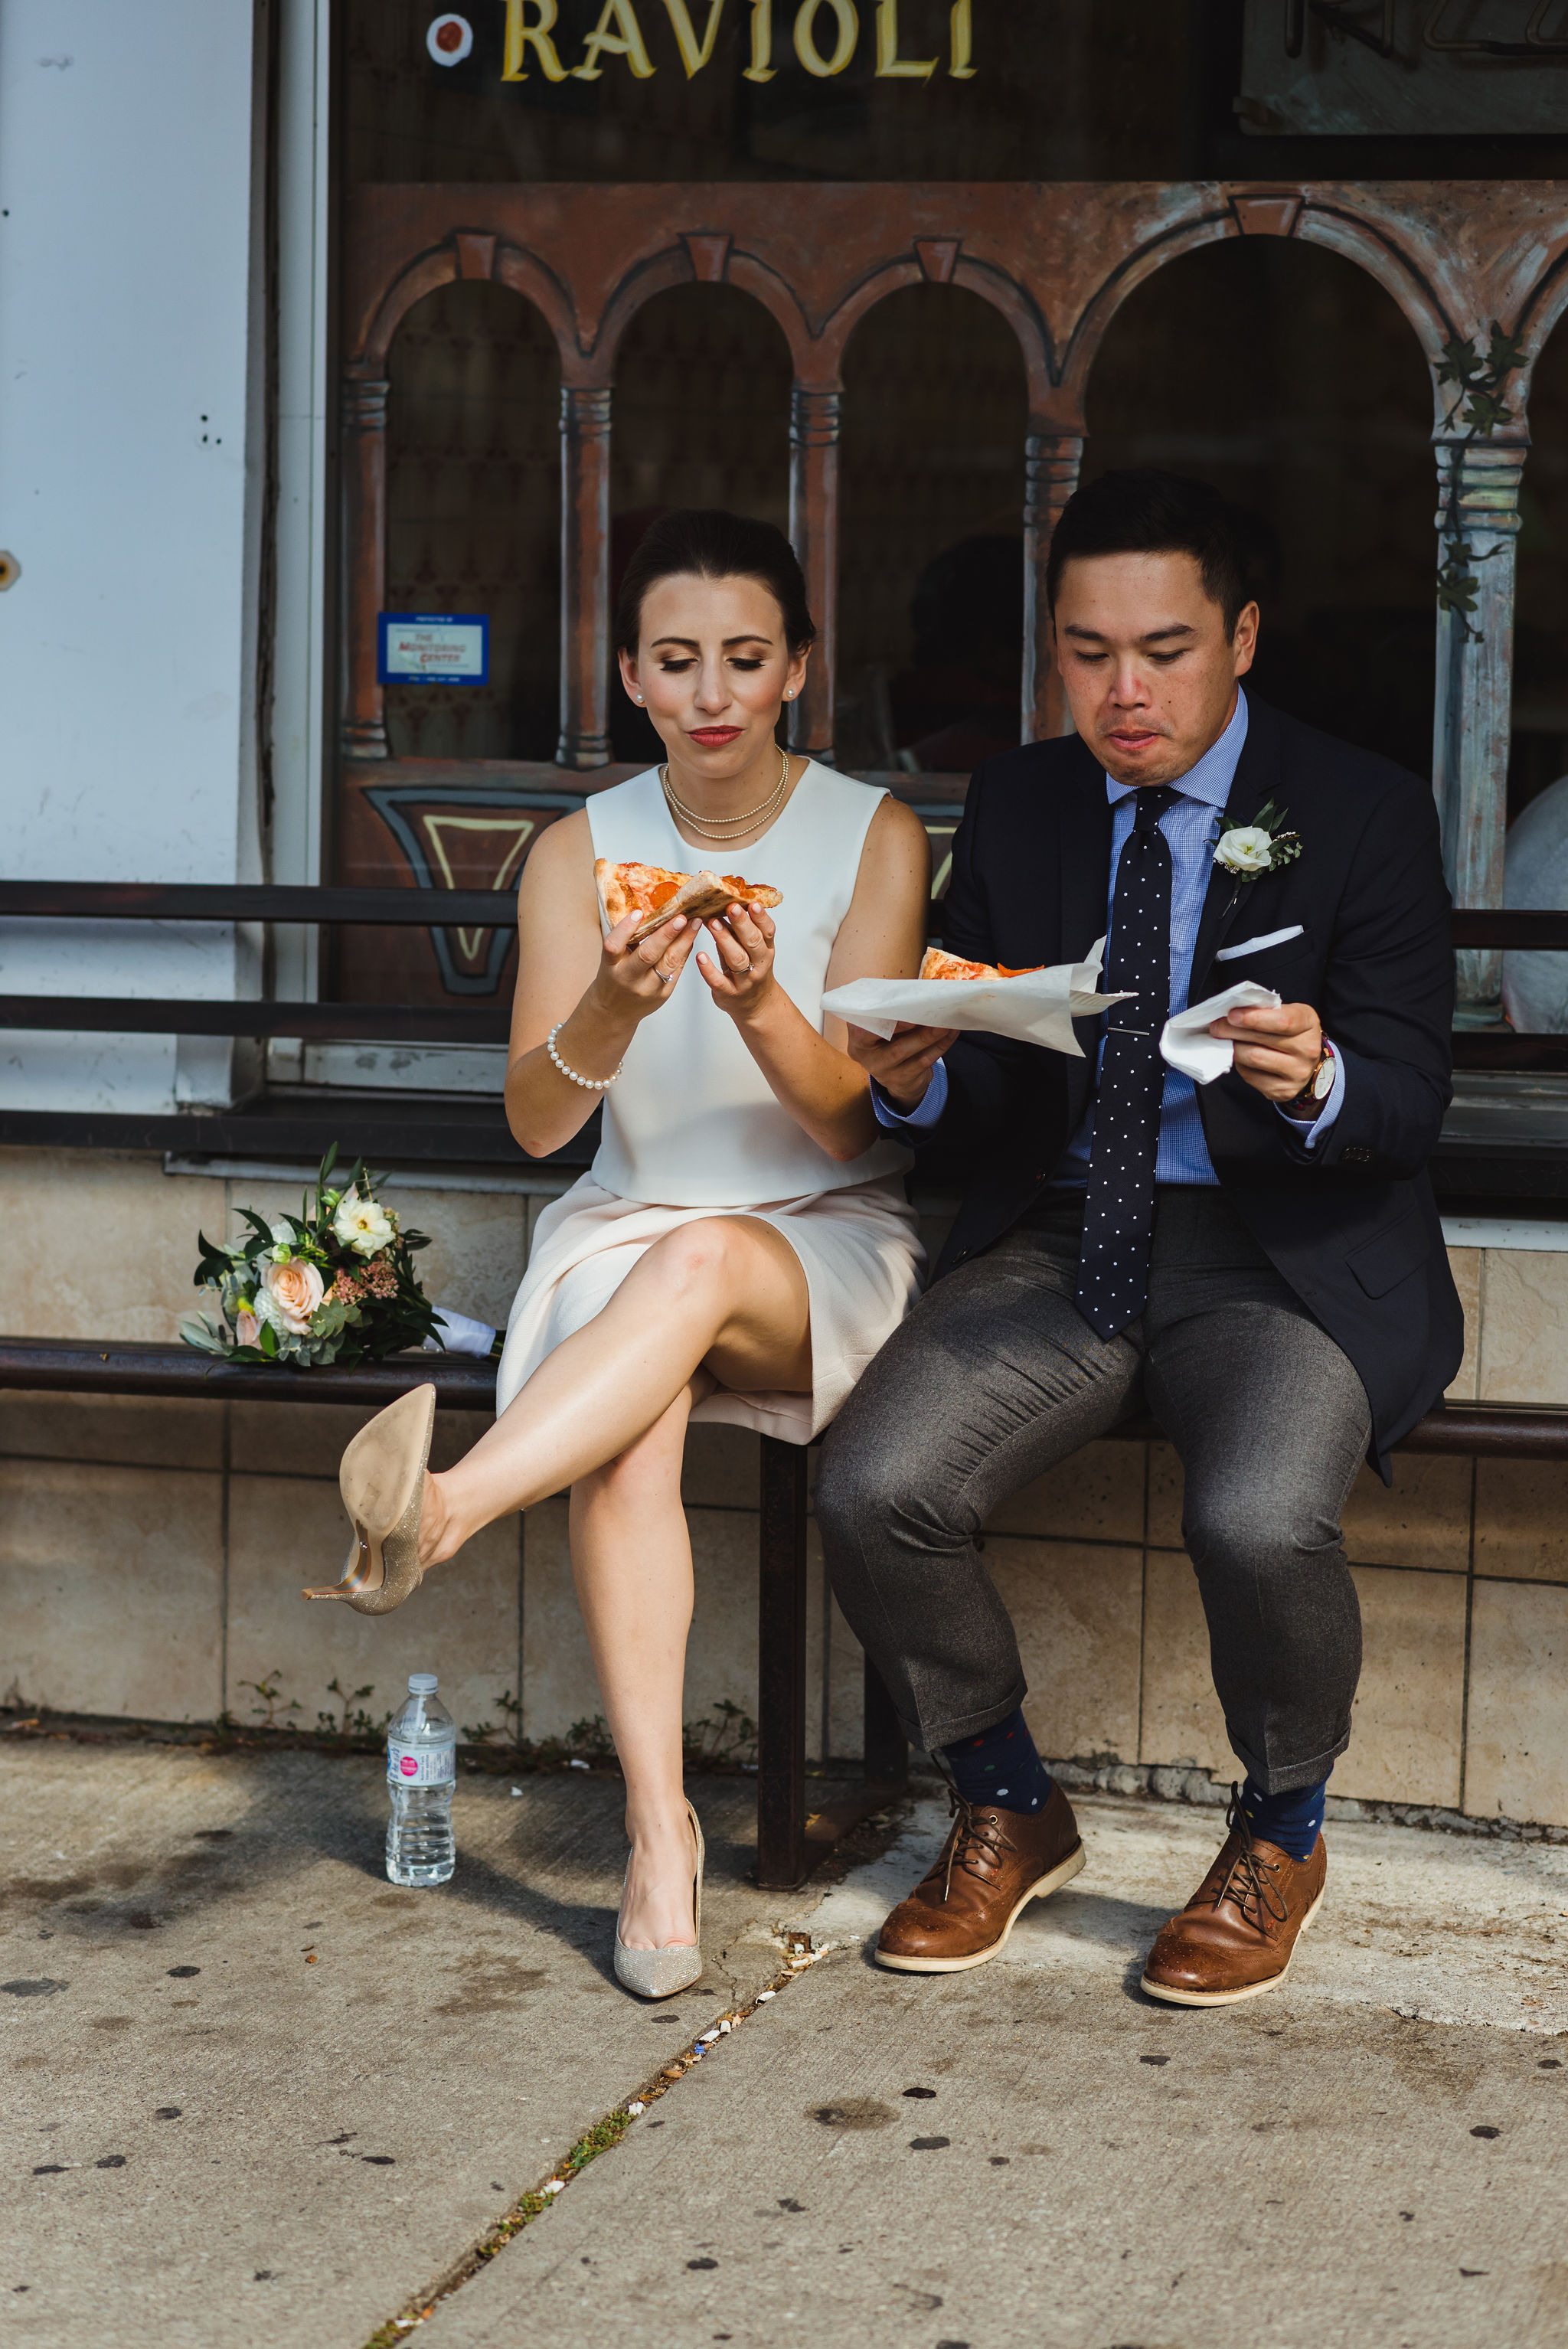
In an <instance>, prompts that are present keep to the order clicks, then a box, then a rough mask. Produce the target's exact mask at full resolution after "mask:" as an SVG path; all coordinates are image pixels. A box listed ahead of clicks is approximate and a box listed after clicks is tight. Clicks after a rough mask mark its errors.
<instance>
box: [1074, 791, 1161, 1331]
mask: <svg viewBox="0 0 1568 2349" xmlns="http://www.w3.org/2000/svg"><path fill="white" fill-rule="evenodd" d="M1177 796H1178V794H1177V793H1176V792H1173V791H1169V790H1167V789H1166V788H1165V786H1164V785H1163V784H1161V785H1152V784H1145V785H1144V786H1143V787H1142V788H1141V789H1140V791H1139V792H1136V793H1135V795H1134V798H1133V818H1132V830H1131V832H1130V833H1129V834H1128V836H1127V839H1126V841H1125V842H1124V843H1123V845H1122V851H1121V861H1120V863H1119V864H1118V866H1117V868H1116V895H1115V898H1114V900H1113V901H1112V905H1111V913H1110V945H1109V949H1108V957H1107V965H1106V974H1105V980H1104V986H1105V991H1106V993H1107V994H1108V995H1111V994H1115V993H1117V992H1119V990H1120V989H1121V988H1128V989H1129V990H1130V997H1131V999H1130V1001H1129V1002H1126V1003H1115V1004H1112V1006H1111V1008H1110V1011H1109V1014H1108V1019H1109V1026H1108V1028H1107V1030H1106V1039H1105V1057H1104V1058H1103V1060H1102V1061H1101V1062H1100V1070H1099V1093H1098V1094H1097V1096H1096V1099H1095V1106H1094V1143H1093V1147H1092V1149H1091V1150H1090V1152H1089V1162H1088V1201H1087V1203H1086V1205H1085V1208H1084V1219H1083V1245H1082V1247H1080V1249H1079V1251H1078V1311H1079V1312H1080V1313H1081V1314H1082V1315H1083V1317H1084V1319H1085V1320H1086V1321H1087V1322H1088V1325H1089V1327H1090V1329H1091V1330H1094V1332H1095V1333H1096V1335H1097V1336H1098V1337H1101V1338H1114V1337H1115V1335H1116V1333H1117V1331H1118V1330H1125V1329H1126V1327H1127V1325H1128V1323H1129V1322H1130V1321H1135V1320H1136V1319H1138V1316H1139V1315H1140V1313H1141V1312H1142V1310H1143V1308H1144V1306H1145V1305H1146V1304H1147V1302H1148V1299H1149V1248H1150V1237H1151V1235H1152V1233H1153V1229H1154V1161H1155V1156H1156V1154H1157V1152H1158V1150H1159V1146H1160V1105H1161V1096H1162V1095H1163V1093H1164V1090H1165V1063H1164V1062H1163V1061H1161V1057H1160V1035H1161V1030H1162V1029H1163V1027H1164V1025H1165V1020H1166V1016H1167V1014H1168V1013H1169V1011H1170V1009H1171V848H1170V843H1169V842H1168V841H1167V840H1166V838H1165V835H1164V833H1162V832H1161V829H1160V818H1161V815H1162V814H1163V813H1164V812H1165V810H1166V809H1167V808H1168V807H1171V805H1173V804H1174V802H1175V800H1176V798H1177Z"/></svg>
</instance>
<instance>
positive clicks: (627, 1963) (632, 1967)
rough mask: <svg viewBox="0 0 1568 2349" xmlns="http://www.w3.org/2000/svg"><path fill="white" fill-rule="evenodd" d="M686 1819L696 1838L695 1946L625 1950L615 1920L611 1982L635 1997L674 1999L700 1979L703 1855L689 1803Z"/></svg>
mask: <svg viewBox="0 0 1568 2349" xmlns="http://www.w3.org/2000/svg"><path fill="white" fill-rule="evenodd" d="M686 1816H687V1818H688V1819H689V1820H690V1821H691V1831H692V1833H693V1835H694V1836H695V1837H696V1871H695V1873H694V1875H693V1878H692V1910H693V1919H694V1922H695V1924H696V1948H695V1949H687V1948H686V1944H685V1943H684V1942H682V1941H672V1942H667V1943H666V1944H665V1947H664V1948H663V1949H662V1950H629V1949H628V1948H627V1947H626V1944H625V1943H624V1941H623V1940H622V1939H621V1920H620V1918H619V1917H618V1916H617V1918H616V1920H615V1979H616V1981H617V1982H620V1983H621V1984H622V1985H623V1987H624V1989H626V1990H630V1991H635V1992H636V1994H637V1996H638V1997H639V1998H674V1997H675V1995H676V1992H677V1991H683V1990H690V1988H691V1986H692V1984H693V1982H700V1981H701V1979H702V1871H703V1868H704V1865H705V1863H706V1861H707V1851H706V1848H705V1847H704V1844H703V1840H702V1826H701V1823H700V1821H699V1820H698V1818H697V1815H696V1812H695V1811H694V1810H693V1808H692V1806H691V1805H690V1804H689V1803H688V1804H687V1805H686ZM628 1872H629V1871H628ZM625 1897H626V1879H625V1878H624V1877H623V1878H622V1879H621V1898H622V1899H623V1900H624V1899H625Z"/></svg>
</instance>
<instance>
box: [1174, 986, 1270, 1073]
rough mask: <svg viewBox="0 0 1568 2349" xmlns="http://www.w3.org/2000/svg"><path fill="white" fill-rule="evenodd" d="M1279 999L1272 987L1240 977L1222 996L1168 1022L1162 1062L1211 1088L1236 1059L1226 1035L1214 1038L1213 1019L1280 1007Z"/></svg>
mask: <svg viewBox="0 0 1568 2349" xmlns="http://www.w3.org/2000/svg"><path fill="white" fill-rule="evenodd" d="M1279 1000H1280V999H1279V997H1278V996H1277V995H1276V994H1275V993H1274V988H1272V987H1264V986H1262V985H1260V984H1259V982H1258V980H1256V979H1255V978H1241V979H1238V980H1237V981H1236V984H1235V985H1234V987H1227V988H1225V990H1224V992H1223V994H1222V995H1211V996H1208V997H1206V998H1205V999H1204V1000H1203V1001H1202V1003H1194V1004H1192V1005H1191V1006H1190V1007H1189V1008H1188V1009H1187V1010H1185V1011H1178V1012H1176V1013H1174V1014H1173V1015H1172V1017H1171V1019H1168V1020H1167V1021H1166V1022H1165V1027H1164V1031H1163V1033H1162V1034H1161V1039H1160V1052H1161V1059H1162V1060H1164V1061H1167V1062H1168V1063H1169V1065H1170V1066H1171V1068H1173V1069H1178V1070H1180V1071H1181V1074H1182V1076H1184V1077H1191V1080H1192V1081H1193V1083H1194V1084H1195V1085H1212V1083H1213V1081H1214V1079H1215V1078H1216V1077H1222V1076H1223V1075H1224V1073H1225V1071H1226V1070H1227V1069H1228V1068H1229V1067H1230V1065H1231V1063H1232V1061H1233V1060H1234V1059H1235V1057H1236V1048H1235V1046H1234V1045H1233V1043H1232V1042H1231V1040H1230V1039H1229V1037H1226V1036H1211V1035H1210V1033H1209V1022H1210V1020H1211V1019H1223V1018H1224V1017H1225V1014H1226V1013H1227V1012H1228V1011H1250V1010H1253V1009H1255V1008H1256V1007H1257V1006H1258V1005H1259V1004H1264V1003H1269V1004H1273V1005H1274V1006H1275V1007H1277V1006H1278V1003H1279Z"/></svg>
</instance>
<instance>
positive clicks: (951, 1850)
mask: <svg viewBox="0 0 1568 2349" xmlns="http://www.w3.org/2000/svg"><path fill="white" fill-rule="evenodd" d="M947 1805H948V1816H949V1817H950V1818H951V1820H952V1821H953V1825H952V1827H951V1829H950V1830H949V1833H948V1837H947V1870H946V1873H945V1875H944V1878H943V1879H942V1897H943V1899H944V1900H945V1899H948V1898H949V1896H950V1895H951V1893H952V1890H953V1871H954V1868H963V1869H964V1870H965V1873H966V1874H968V1875H970V1876H979V1875H980V1874H981V1868H980V1866H979V1864H978V1863H979V1862H981V1861H982V1860H986V1859H988V1860H990V1861H991V1863H992V1864H993V1866H995V1863H996V1862H997V1861H998V1860H999V1859H1000V1858H1001V1856H1002V1854H1003V1853H1004V1852H1005V1851H1011V1850H1012V1849H1013V1845H1012V1844H1011V1843H1010V1842H1009V1840H1008V1838H1007V1837H1006V1836H1005V1835H1004V1834H1003V1832H1002V1822H1001V1820H1000V1819H999V1818H998V1817H997V1816H996V1814H995V1811H987V1812H985V1815H984V1816H977V1815H976V1812H975V1806H974V1804H973V1803H969V1802H965V1798H964V1796H963V1795H961V1794H960V1793H959V1791H958V1789H957V1787H956V1786H949V1787H948V1789H947Z"/></svg>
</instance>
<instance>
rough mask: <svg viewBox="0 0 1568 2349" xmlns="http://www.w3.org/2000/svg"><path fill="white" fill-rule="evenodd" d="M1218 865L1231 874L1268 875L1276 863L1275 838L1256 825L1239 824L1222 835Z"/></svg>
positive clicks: (1218, 850) (1215, 854) (1216, 856)
mask: <svg viewBox="0 0 1568 2349" xmlns="http://www.w3.org/2000/svg"><path fill="white" fill-rule="evenodd" d="M1214 862H1215V864H1222V865H1224V867H1225V869H1226V870H1227V872H1230V873H1266V872H1267V871H1268V869H1269V867H1270V865H1271V864H1273V862H1274V838H1273V835H1272V834H1271V833H1266V832H1264V831H1263V830H1262V829H1261V828H1260V826H1259V825H1257V824H1255V823H1239V824H1235V825H1233V827H1232V829H1231V830H1230V831H1229V832H1222V833H1221V834H1220V844H1219V846H1218V848H1216V849H1215V851H1214Z"/></svg>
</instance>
